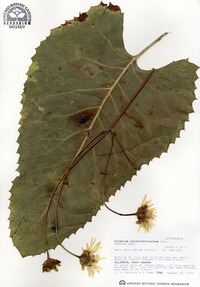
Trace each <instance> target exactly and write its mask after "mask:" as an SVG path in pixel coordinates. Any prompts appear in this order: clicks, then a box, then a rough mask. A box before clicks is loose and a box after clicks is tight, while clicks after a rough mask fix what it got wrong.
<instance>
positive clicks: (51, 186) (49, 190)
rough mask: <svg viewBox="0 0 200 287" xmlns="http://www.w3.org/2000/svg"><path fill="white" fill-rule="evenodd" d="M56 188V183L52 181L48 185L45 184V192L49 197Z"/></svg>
mask: <svg viewBox="0 0 200 287" xmlns="http://www.w3.org/2000/svg"><path fill="white" fill-rule="evenodd" d="M54 188H55V186H54V184H52V183H50V184H47V185H46V186H45V188H44V189H45V193H46V195H47V197H51V195H52V192H53V191H54Z"/></svg>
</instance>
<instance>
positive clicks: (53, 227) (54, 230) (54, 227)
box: [50, 221, 59, 232]
mask: <svg viewBox="0 0 200 287" xmlns="http://www.w3.org/2000/svg"><path fill="white" fill-rule="evenodd" d="M50 228H51V230H52V231H53V232H56V222H55V221H53V222H52V223H51V226H50ZM57 230H59V225H58V224H57Z"/></svg>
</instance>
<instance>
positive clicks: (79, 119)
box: [70, 111, 94, 127]
mask: <svg viewBox="0 0 200 287" xmlns="http://www.w3.org/2000/svg"><path fill="white" fill-rule="evenodd" d="M93 117H94V113H93V112H91V111H84V112H80V113H78V114H76V115H73V116H71V117H70V118H71V120H72V121H73V122H74V123H75V124H76V125H77V126H78V127H87V126H88V125H89V123H90V122H91V120H92V119H93Z"/></svg>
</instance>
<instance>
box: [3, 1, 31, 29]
mask: <svg viewBox="0 0 200 287" xmlns="http://www.w3.org/2000/svg"><path fill="white" fill-rule="evenodd" d="M3 24H4V25H8V26H9V28H14V29H17V28H19V29H23V28H25V27H26V25H31V12H30V10H29V9H28V8H27V7H26V6H25V5H24V4H21V3H13V4H10V5H9V6H8V7H6V9H5V10H4V13H3Z"/></svg>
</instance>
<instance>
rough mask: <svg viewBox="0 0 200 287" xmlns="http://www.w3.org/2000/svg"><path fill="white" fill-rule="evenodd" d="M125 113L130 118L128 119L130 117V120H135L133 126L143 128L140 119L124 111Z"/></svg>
mask: <svg viewBox="0 0 200 287" xmlns="http://www.w3.org/2000/svg"><path fill="white" fill-rule="evenodd" d="M125 115H126V116H127V117H128V118H130V119H132V120H134V121H135V127H136V128H139V129H144V126H143V124H142V123H141V121H140V120H138V119H136V118H135V117H133V116H131V115H128V114H127V113H125Z"/></svg>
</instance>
